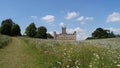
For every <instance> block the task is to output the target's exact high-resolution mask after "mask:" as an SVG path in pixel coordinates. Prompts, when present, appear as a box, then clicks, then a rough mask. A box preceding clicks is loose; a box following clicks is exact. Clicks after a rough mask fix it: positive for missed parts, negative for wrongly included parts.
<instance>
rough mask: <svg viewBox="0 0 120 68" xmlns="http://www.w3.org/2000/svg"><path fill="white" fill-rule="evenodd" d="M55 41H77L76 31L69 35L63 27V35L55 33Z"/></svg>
mask: <svg viewBox="0 0 120 68" xmlns="http://www.w3.org/2000/svg"><path fill="white" fill-rule="evenodd" d="M54 40H76V31H74V33H73V34H67V32H66V27H62V33H60V34H57V33H56V32H54Z"/></svg>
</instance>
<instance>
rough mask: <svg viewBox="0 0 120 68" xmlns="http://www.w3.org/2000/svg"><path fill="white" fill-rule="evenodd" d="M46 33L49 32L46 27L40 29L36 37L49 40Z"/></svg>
mask: <svg viewBox="0 0 120 68" xmlns="http://www.w3.org/2000/svg"><path fill="white" fill-rule="evenodd" d="M46 32H47V29H46V27H44V26H41V27H38V29H37V34H36V37H37V38H41V39H47V33H46Z"/></svg>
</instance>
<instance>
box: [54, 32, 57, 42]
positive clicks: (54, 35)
mask: <svg viewBox="0 0 120 68" xmlns="http://www.w3.org/2000/svg"><path fill="white" fill-rule="evenodd" d="M56 35H57V34H56V32H55V31H54V40H56Z"/></svg>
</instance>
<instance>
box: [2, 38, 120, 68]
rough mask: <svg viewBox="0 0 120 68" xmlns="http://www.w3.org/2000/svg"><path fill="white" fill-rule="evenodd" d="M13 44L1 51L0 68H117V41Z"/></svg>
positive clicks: (17, 40)
mask: <svg viewBox="0 0 120 68" xmlns="http://www.w3.org/2000/svg"><path fill="white" fill-rule="evenodd" d="M12 40H13V41H12V42H11V44H9V45H8V46H6V48H4V49H3V50H0V68H9V67H10V68H15V67H19V68H120V42H119V41H120V39H119V38H113V39H101V40H87V41H79V42H78V41H55V40H40V39H34V38H24V37H23V38H21V37H13V38H12ZM4 54H5V55H4ZM12 55H13V56H12ZM13 57H14V60H13V59H12V58H13ZM4 61H6V62H4ZM9 64H10V65H9Z"/></svg>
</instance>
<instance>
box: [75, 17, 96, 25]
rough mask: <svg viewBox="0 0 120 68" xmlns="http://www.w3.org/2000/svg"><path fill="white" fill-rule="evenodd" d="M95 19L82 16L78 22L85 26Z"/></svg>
mask: <svg viewBox="0 0 120 68" xmlns="http://www.w3.org/2000/svg"><path fill="white" fill-rule="evenodd" d="M93 19H94V18H93V17H84V16H80V17H79V18H77V21H79V22H80V23H81V24H85V22H86V21H92V20H93Z"/></svg>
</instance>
